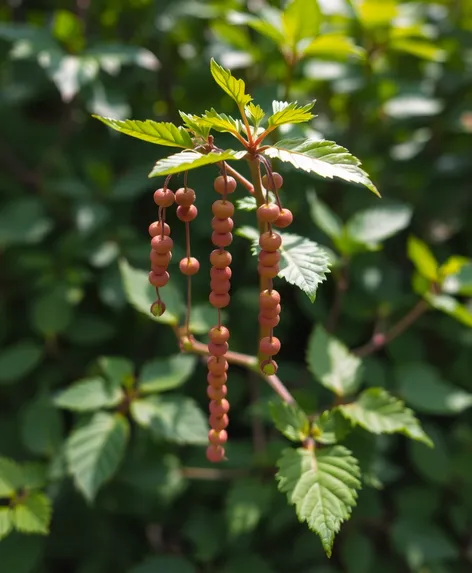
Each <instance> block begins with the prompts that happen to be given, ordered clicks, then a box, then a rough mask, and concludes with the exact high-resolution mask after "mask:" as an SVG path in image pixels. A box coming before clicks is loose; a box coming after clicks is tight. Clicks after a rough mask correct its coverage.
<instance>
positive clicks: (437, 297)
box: [423, 292, 472, 327]
mask: <svg viewBox="0 0 472 573" xmlns="http://www.w3.org/2000/svg"><path fill="white" fill-rule="evenodd" d="M423 296H424V298H425V299H426V300H427V301H428V302H429V304H430V305H431V306H432V307H433V308H435V309H436V310H440V311H441V312H444V313H445V314H448V315H449V316H451V317H452V318H455V319H456V320H457V321H458V322H462V323H463V324H465V325H466V326H471V327H472V311H470V310H469V309H468V308H467V307H466V306H464V305H463V304H461V303H460V302H458V301H457V300H456V299H455V298H453V297H452V296H449V295H447V294H433V293H430V292H425V293H423Z"/></svg>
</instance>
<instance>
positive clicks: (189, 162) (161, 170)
mask: <svg viewBox="0 0 472 573" xmlns="http://www.w3.org/2000/svg"><path fill="white" fill-rule="evenodd" d="M244 155H246V152H245V151H233V150H232V149H227V150H226V151H222V152H221V153H219V152H218V153H217V152H216V151H211V152H210V153H207V154H206V155H204V154H202V153H198V151H181V152H180V153H175V154H174V155H169V157H165V158H164V159H160V160H159V161H158V162H157V163H156V164H155V165H154V168H153V170H152V171H151V173H149V177H159V176H161V175H173V174H175V173H182V172H183V171H188V170H189V169H196V168H197V167H203V166H205V165H212V164H213V163H220V161H228V160H229V159H242V158H243V157H244Z"/></svg>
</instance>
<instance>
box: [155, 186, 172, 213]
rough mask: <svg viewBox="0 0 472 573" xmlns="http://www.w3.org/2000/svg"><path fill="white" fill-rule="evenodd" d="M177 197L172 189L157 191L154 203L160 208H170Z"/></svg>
mask: <svg viewBox="0 0 472 573" xmlns="http://www.w3.org/2000/svg"><path fill="white" fill-rule="evenodd" d="M174 201H175V195H174V193H173V192H172V191H171V190H170V189H163V188H161V189H156V191H154V203H155V204H156V205H159V207H164V208H166V207H170V206H171V205H173V204H174Z"/></svg>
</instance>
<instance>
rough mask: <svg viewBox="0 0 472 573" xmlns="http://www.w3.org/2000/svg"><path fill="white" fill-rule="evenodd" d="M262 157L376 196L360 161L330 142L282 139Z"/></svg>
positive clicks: (375, 190) (374, 188)
mask: <svg viewBox="0 0 472 573" xmlns="http://www.w3.org/2000/svg"><path fill="white" fill-rule="evenodd" d="M264 153H265V154H266V155H267V156H269V157H272V158H274V157H275V158H277V159H280V161H286V162H288V163H291V164H292V165H293V166H294V167H295V168H296V169H303V170H304V171H307V172H308V173H316V174H317V175H319V176H320V177H324V178H328V179H332V178H333V177H338V178H339V179H343V180H344V181H348V182H350V183H358V184H360V185H364V186H365V187H367V188H368V189H370V191H372V192H373V193H375V194H376V195H378V196H380V195H379V192H378V191H377V188H376V187H375V185H374V184H373V183H372V181H371V180H370V179H369V177H368V175H367V173H366V172H365V171H363V170H362V169H361V168H360V164H361V163H360V161H359V159H357V158H356V157H354V156H353V155H351V154H350V153H349V152H348V151H347V149H345V148H344V147H341V146H340V145H337V144H336V143H334V142H333V141H326V140H318V139H303V138H299V139H284V140H282V141H279V142H277V143H276V144H275V145H274V146H273V147H269V148H268V149H266V150H265V151H264Z"/></svg>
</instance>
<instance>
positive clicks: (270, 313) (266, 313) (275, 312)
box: [261, 304, 282, 318]
mask: <svg viewBox="0 0 472 573" xmlns="http://www.w3.org/2000/svg"><path fill="white" fill-rule="evenodd" d="M281 310H282V307H281V306H280V304H278V305H277V306H276V307H274V308H264V309H261V316H263V317H264V318H275V317H276V316H279V314H280V311H281Z"/></svg>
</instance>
